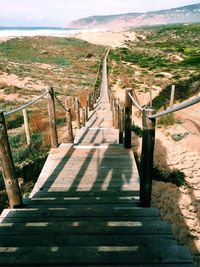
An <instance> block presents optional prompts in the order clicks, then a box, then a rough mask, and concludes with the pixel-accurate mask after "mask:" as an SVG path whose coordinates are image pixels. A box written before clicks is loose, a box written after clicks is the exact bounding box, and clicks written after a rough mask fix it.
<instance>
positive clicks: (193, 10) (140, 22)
mask: <svg viewBox="0 0 200 267" xmlns="http://www.w3.org/2000/svg"><path fill="white" fill-rule="evenodd" d="M193 22H200V3H199V4H195V5H189V6H183V7H179V8H172V9H167V10H160V11H151V12H146V13H128V14H118V15H110V16H92V17H88V18H82V19H79V20H75V21H72V22H71V23H70V25H69V27H71V28H83V29H108V30H122V29H128V28H131V27H138V26H146V25H159V24H171V23H193Z"/></svg>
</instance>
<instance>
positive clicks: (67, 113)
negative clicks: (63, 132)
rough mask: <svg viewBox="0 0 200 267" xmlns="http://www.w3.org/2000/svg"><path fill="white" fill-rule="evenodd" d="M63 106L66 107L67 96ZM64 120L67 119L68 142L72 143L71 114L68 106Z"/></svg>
mask: <svg viewBox="0 0 200 267" xmlns="http://www.w3.org/2000/svg"><path fill="white" fill-rule="evenodd" d="M70 98H71V97H70ZM65 106H66V108H68V99H67V98H66V100H65ZM66 120H67V134H68V142H69V143H73V142H74V137H73V129H72V114H71V110H70V108H68V111H66Z"/></svg>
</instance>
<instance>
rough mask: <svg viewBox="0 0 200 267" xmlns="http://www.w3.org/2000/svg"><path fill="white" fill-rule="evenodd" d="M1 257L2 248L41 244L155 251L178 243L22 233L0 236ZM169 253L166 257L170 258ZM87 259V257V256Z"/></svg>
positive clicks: (146, 238)
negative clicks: (136, 248) (117, 247)
mask: <svg viewBox="0 0 200 267" xmlns="http://www.w3.org/2000/svg"><path fill="white" fill-rule="evenodd" d="M0 237H1V239H0V255H1V247H8V246H10V247H21V246H23V247H24V246H26V247H30V248H31V247H37V246H38V244H40V246H41V247H43V246H44V247H47V246H48V247H53V246H68V247H77V246H78V247H98V246H108V247H112V246H119V247H122V246H126V247H128V248H129V247H138V249H139V250H144V248H146V249H149V248H153V247H154V249H155V250H157V249H158V247H162V249H163V250H166V251H167V249H168V248H171V247H173V248H175V247H176V246H177V243H176V241H175V239H174V238H173V236H172V235H151V234H146V235H143V234H139V235H137V234H135V235H131V236H130V233H126V234H122V233H121V234H116V233H115V235H112V234H104V233H100V234H91V233H89V234H82V233H81V234H77V233H73V234H69V233H65V232H64V231H63V233H62V234H60V235H58V234H57V233H55V234H52V233H46V234H44V233H43V232H42V233H41V234H39V235H38V234H36V235H33V234H31V232H30V231H29V233H28V235H25V234H23V233H22V235H21V238H19V235H18V234H17V235H16V234H13V235H12V236H10V238H8V236H7V235H1V236H0ZM185 251H186V249H185ZM168 256H169V255H167V252H166V253H165V257H168ZM86 257H87V256H86Z"/></svg>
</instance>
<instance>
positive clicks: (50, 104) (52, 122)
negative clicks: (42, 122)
mask: <svg viewBox="0 0 200 267" xmlns="http://www.w3.org/2000/svg"><path fill="white" fill-rule="evenodd" d="M47 91H48V92H49V94H48V96H47V108H48V115H49V128H50V138H51V147H58V136H57V130H56V115H55V103H54V96H53V87H50V88H49V89H47Z"/></svg>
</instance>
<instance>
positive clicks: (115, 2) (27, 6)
mask: <svg viewBox="0 0 200 267" xmlns="http://www.w3.org/2000/svg"><path fill="white" fill-rule="evenodd" d="M197 3H200V0H196V1H195V0H167V1H162V0H0V26H1V27H7V26H10V27H17V26H23V27H31V26H43V27H48V26H49V27H66V26H68V24H69V22H70V21H72V20H76V19H79V18H83V17H88V16H93V15H111V14H121V13H130V12H146V11H153V10H162V9H168V8H174V7H180V6H184V5H191V4H197Z"/></svg>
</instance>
